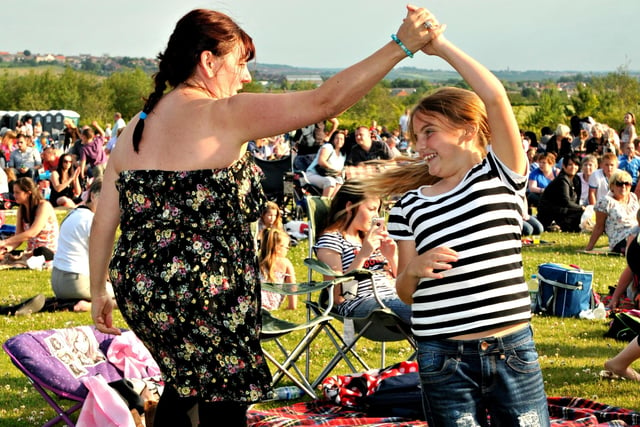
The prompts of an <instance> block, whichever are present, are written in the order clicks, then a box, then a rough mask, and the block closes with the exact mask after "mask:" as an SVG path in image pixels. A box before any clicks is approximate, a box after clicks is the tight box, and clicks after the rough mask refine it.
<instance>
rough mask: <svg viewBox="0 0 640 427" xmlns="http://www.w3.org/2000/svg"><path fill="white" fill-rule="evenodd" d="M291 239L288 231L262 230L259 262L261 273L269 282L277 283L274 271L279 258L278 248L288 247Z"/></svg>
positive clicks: (271, 228) (272, 228)
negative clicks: (281, 246) (285, 245)
mask: <svg viewBox="0 0 640 427" xmlns="http://www.w3.org/2000/svg"><path fill="white" fill-rule="evenodd" d="M290 240H291V238H290V237H289V235H288V234H287V232H286V231H284V230H280V229H278V228H274V227H270V228H265V229H264V230H262V234H261V236H260V253H259V257H258V261H259V264H260V272H261V273H262V275H263V276H264V278H265V280H266V281H267V282H274V283H275V282H277V280H278V279H277V278H276V277H275V271H274V270H273V269H274V267H275V264H276V258H278V246H280V245H284V244H285V243H286V244H287V245H288V244H289V242H290Z"/></svg>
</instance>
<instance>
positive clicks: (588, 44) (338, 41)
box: [0, 0, 640, 72]
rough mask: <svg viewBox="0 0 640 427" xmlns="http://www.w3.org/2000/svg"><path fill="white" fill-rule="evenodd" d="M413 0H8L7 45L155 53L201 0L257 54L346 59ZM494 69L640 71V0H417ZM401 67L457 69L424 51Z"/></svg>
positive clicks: (315, 63)
mask: <svg viewBox="0 0 640 427" xmlns="http://www.w3.org/2000/svg"><path fill="white" fill-rule="evenodd" d="M406 4H407V1H406V0H322V1H306V0H209V1H206V0H204V1H203V0H108V1H104V0H3V1H2V6H3V7H2V11H1V12H0V16H1V17H2V25H1V26H0V51H8V52H11V53H15V52H18V51H23V50H25V49H28V50H30V51H31V52H32V53H34V54H35V53H38V54H45V53H53V54H63V55H78V54H92V55H103V54H107V55H110V56H130V57H146V58H152V57H155V56H156V55H157V54H158V53H159V52H160V51H162V50H164V48H165V46H166V42H167V40H168V38H169V35H170V34H171V32H172V31H173V28H174V26H175V23H176V22H177V20H178V19H179V18H180V17H181V16H183V15H184V14H185V13H187V12H188V11H189V10H191V9H194V8H199V7H203V8H209V9H215V10H219V11H221V12H224V13H226V14H228V15H230V16H231V17H232V18H233V19H234V20H235V21H236V22H238V24H240V26H241V27H242V28H243V29H244V30H245V31H246V32H247V33H249V35H251V37H252V38H253V40H254V43H255V44H256V49H257V62H260V63H266V64H284V65H292V66H296V67H312V68H345V67H347V66H349V65H350V64H352V63H355V62H357V61H359V60H361V59H363V58H365V57H366V56H367V55H369V54H370V53H372V52H374V51H375V50H376V49H378V48H379V47H381V46H382V45H384V44H385V43H387V42H388V41H389V40H390V35H391V33H395V32H396V30H397V28H398V27H399V25H400V23H401V22H402V19H403V18H404V16H405V15H406V8H405V6H406ZM414 4H416V5H418V6H422V7H426V8H428V9H429V10H430V11H431V12H433V13H434V14H435V16H436V17H437V18H438V20H439V21H440V22H441V23H446V24H447V31H446V35H447V37H448V38H449V40H451V41H453V42H454V43H455V44H457V45H458V46H459V47H460V48H462V49H463V50H465V51H466V52H467V53H469V54H471V55H472V56H474V57H475V58H477V59H478V60H479V61H480V62H482V63H483V64H484V65H486V66H487V67H488V68H489V69H491V70H513V71H526V70H549V71H579V72H589V71H594V72H596V71H605V72H606V71H615V70H617V69H618V68H620V67H626V68H628V69H629V70H631V71H638V70H640V36H639V35H638V33H639V32H640V31H639V30H640V1H638V0H608V1H604V0H429V1H422V0H420V1H419V0H415V2H414ZM399 66H401V67H403V66H412V67H418V68H423V69H434V70H438V69H442V70H450V69H451V68H450V67H449V66H448V65H447V64H445V63H444V62H443V61H442V60H441V59H439V58H433V57H427V56H426V55H423V54H418V55H416V56H415V57H414V59H409V58H407V59H405V60H404V61H402V62H401V63H400V64H399Z"/></svg>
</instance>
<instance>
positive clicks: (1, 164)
mask: <svg viewBox="0 0 640 427" xmlns="http://www.w3.org/2000/svg"><path fill="white" fill-rule="evenodd" d="M32 121H33V120H32V118H31V117H29V116H28V115H27V116H25V117H23V118H22V119H21V120H19V121H18V122H17V124H16V127H15V128H14V129H8V128H2V129H0V136H1V137H2V140H1V141H0V201H8V202H9V206H11V205H13V206H15V205H16V204H17V202H16V201H15V197H14V195H13V183H14V182H15V181H16V180H17V179H19V178H24V177H26V178H30V179H31V180H32V181H33V182H34V183H35V184H36V185H37V187H38V189H39V190H40V191H41V192H42V194H43V196H44V198H45V199H46V200H49V201H50V202H51V204H52V205H53V207H65V208H68V209H71V208H74V207H76V206H77V205H78V204H82V201H83V198H82V196H83V195H84V196H85V197H86V195H87V191H88V189H89V186H90V185H91V182H92V181H93V180H94V179H96V178H100V176H101V175H102V171H103V170H104V167H105V165H106V163H107V159H108V156H109V152H110V150H111V149H113V147H114V146H115V143H116V141H117V134H119V133H121V132H122V130H123V129H124V127H125V125H126V122H125V121H124V119H122V115H121V114H120V113H116V114H115V115H114V121H115V123H114V126H113V130H112V127H111V125H110V124H107V125H106V126H105V128H106V129H102V127H101V126H100V124H99V123H98V122H97V121H95V120H94V121H92V122H91V125H85V126H81V127H78V126H77V125H76V124H75V122H74V121H73V120H71V119H68V118H67V119H65V120H64V122H63V125H64V129H63V130H62V131H61V132H60V135H59V139H58V140H54V139H53V138H52V137H51V135H50V134H49V132H46V131H43V129H42V126H41V124H40V123H39V122H37V123H32ZM109 147H111V148H109Z"/></svg>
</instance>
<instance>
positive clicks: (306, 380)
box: [261, 278, 366, 399]
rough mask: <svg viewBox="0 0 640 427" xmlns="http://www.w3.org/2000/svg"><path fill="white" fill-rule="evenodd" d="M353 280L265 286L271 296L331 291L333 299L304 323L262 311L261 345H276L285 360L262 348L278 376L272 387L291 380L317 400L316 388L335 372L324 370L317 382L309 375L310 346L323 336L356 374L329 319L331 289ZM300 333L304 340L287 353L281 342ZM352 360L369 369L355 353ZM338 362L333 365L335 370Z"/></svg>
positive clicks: (343, 345) (343, 343)
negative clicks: (303, 361)
mask: <svg viewBox="0 0 640 427" xmlns="http://www.w3.org/2000/svg"><path fill="white" fill-rule="evenodd" d="M346 280H350V278H338V279H334V280H329V281H324V282H306V283H296V284H290V283H285V284H276V283H262V288H263V289H265V290H269V291H272V292H277V293H280V294H282V295H304V294H307V295H310V294H313V293H316V292H318V293H320V292H322V291H323V290H328V291H329V292H328V293H329V294H330V297H329V299H328V300H327V304H326V307H325V308H324V309H322V310H317V311H316V312H315V313H314V315H313V316H308V317H307V320H306V321H305V322H302V323H295V322H290V321H287V320H283V319H279V318H277V317H275V316H274V315H273V314H272V313H271V312H269V311H267V310H264V309H263V310H262V332H261V341H263V342H269V341H273V342H274V343H275V344H276V346H277V348H278V349H279V350H280V352H281V354H282V356H283V358H284V360H282V361H280V360H279V359H278V358H277V357H276V356H275V354H273V353H272V352H270V351H268V350H267V349H266V348H265V346H264V345H263V346H262V347H263V348H262V350H263V352H264V355H265V357H266V358H267V359H268V360H269V361H270V362H271V363H273V365H274V366H275V367H276V368H277V371H276V373H275V374H274V375H273V381H272V386H274V387H275V386H276V385H277V384H278V383H279V382H280V380H282V378H284V377H287V378H289V379H290V380H291V381H292V382H293V383H294V384H295V385H296V386H298V387H300V388H301V389H302V390H304V392H305V393H306V394H307V395H309V396H310V397H311V398H313V399H315V398H317V395H316V393H315V391H314V390H315V388H316V387H317V386H318V385H319V384H320V383H321V382H322V381H323V380H324V379H325V377H326V376H327V375H328V374H329V373H330V372H331V370H332V369H325V370H323V372H322V373H321V374H320V375H319V376H317V377H316V378H315V379H312V378H310V373H309V351H308V350H309V348H310V345H311V343H312V342H313V341H314V340H315V339H316V338H317V337H318V335H320V334H321V333H322V332H325V333H326V335H327V337H328V338H329V340H330V341H331V343H332V344H333V346H334V347H335V349H336V351H337V353H336V356H335V357H336V359H337V360H338V361H340V360H345V361H346V362H347V364H348V365H349V367H350V368H351V371H352V372H356V371H357V370H356V368H355V367H354V365H353V363H352V362H351V361H350V360H349V358H348V356H347V352H349V349H347V350H346V351H343V349H344V348H347V345H346V343H345V342H344V340H343V339H342V337H341V335H340V333H339V332H338V331H337V330H336V329H335V328H334V326H333V325H332V324H331V322H332V321H333V319H334V318H333V317H332V316H330V315H329V312H330V310H331V307H332V306H333V291H332V286H334V285H335V284H337V283H341V282H343V281H346ZM297 331H305V333H304V335H303V337H302V339H301V340H300V341H299V342H298V343H297V344H296V345H295V346H294V347H293V349H291V350H287V349H286V347H285V346H284V344H283V343H282V342H281V340H280V338H282V337H284V336H285V335H288V334H290V333H294V332H297ZM305 352H306V355H307V364H306V369H305V371H304V372H303V371H302V370H301V369H299V368H298V366H297V365H296V362H297V361H298V359H299V358H300V357H301V356H302V354H303V353H305ZM352 356H354V357H355V358H356V359H357V360H358V362H359V363H360V364H361V365H362V366H363V367H366V363H364V361H363V360H362V359H361V358H360V357H359V356H358V355H357V354H355V352H352ZM336 364H337V362H336V363H335V364H334V366H335V365H336Z"/></svg>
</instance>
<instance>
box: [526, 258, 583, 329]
mask: <svg viewBox="0 0 640 427" xmlns="http://www.w3.org/2000/svg"><path fill="white" fill-rule="evenodd" d="M538 281H539V284H540V286H539V288H538V295H537V301H536V309H535V312H536V313H542V314H549V315H553V316H560V317H577V316H578V315H579V314H580V312H581V311H584V310H591V309H593V308H594V307H595V304H594V299H593V293H592V292H591V282H592V281H593V272H592V271H584V270H582V269H581V268H579V267H576V266H573V265H567V264H554V263H550V262H549V263H545V264H540V265H539V266H538Z"/></svg>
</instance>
